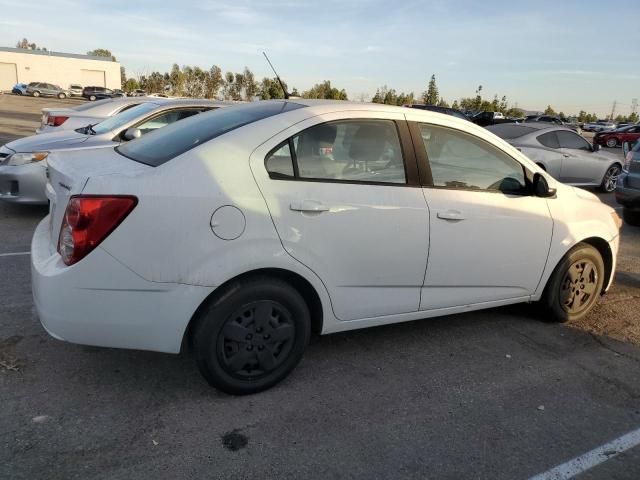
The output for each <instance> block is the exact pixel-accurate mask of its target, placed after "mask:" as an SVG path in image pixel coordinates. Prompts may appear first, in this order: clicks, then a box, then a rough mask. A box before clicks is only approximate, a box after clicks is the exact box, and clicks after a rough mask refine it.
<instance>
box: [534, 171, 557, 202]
mask: <svg viewBox="0 0 640 480" xmlns="http://www.w3.org/2000/svg"><path fill="white" fill-rule="evenodd" d="M533 193H534V195H535V196H536V197H541V198H549V197H553V196H554V195H555V194H556V189H555V188H549V184H548V183H547V179H546V178H544V175H542V174H541V173H538V172H536V173H534V174H533Z"/></svg>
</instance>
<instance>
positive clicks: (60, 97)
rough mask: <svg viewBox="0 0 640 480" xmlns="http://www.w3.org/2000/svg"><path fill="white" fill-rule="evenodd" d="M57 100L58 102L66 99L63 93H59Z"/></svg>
mask: <svg viewBox="0 0 640 480" xmlns="http://www.w3.org/2000/svg"><path fill="white" fill-rule="evenodd" d="M58 98H59V99H60V100H63V99H65V98H67V96H66V95H65V94H64V93H59V94H58Z"/></svg>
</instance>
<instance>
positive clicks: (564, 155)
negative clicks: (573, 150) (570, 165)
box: [562, 153, 571, 158]
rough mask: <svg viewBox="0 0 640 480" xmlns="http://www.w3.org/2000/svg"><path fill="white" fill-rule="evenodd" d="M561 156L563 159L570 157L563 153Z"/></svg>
mask: <svg viewBox="0 0 640 480" xmlns="http://www.w3.org/2000/svg"><path fill="white" fill-rule="evenodd" d="M562 156H563V157H564V158H568V157H570V156H571V155H570V154H568V153H563V154H562Z"/></svg>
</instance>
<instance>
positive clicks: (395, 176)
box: [265, 120, 407, 184]
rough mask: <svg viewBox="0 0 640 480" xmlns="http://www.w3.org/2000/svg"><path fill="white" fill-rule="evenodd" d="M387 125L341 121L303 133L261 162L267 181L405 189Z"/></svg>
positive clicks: (392, 129) (391, 126)
mask: <svg viewBox="0 0 640 480" xmlns="http://www.w3.org/2000/svg"><path fill="white" fill-rule="evenodd" d="M403 158H404V157H403V155H402V148H401V146H400V138H399V136H398V130H397V128H396V125H395V122H393V121H391V120H341V121H336V122H329V123H323V124H320V125H316V126H314V127H311V128H308V129H306V130H303V131H302V132H300V133H298V134H297V135H295V136H294V137H292V138H290V139H289V140H287V141H286V142H283V143H282V144H280V145H279V146H278V147H276V148H275V149H274V150H273V151H272V152H271V153H270V154H269V155H267V158H266V159H265V165H266V168H267V171H268V172H269V176H270V177H271V178H274V179H286V178H295V179H299V180H318V181H323V180H324V181H331V182H340V181H342V182H349V183H382V184H406V182H407V177H406V173H405V167H404V159H403Z"/></svg>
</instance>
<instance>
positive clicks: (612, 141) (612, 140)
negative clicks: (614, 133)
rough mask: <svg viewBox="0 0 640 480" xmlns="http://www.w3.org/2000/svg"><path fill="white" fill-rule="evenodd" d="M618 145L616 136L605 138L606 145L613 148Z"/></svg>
mask: <svg viewBox="0 0 640 480" xmlns="http://www.w3.org/2000/svg"><path fill="white" fill-rule="evenodd" d="M617 146H618V139H617V138H616V137H611V138H607V147H609V148H615V147H617Z"/></svg>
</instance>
